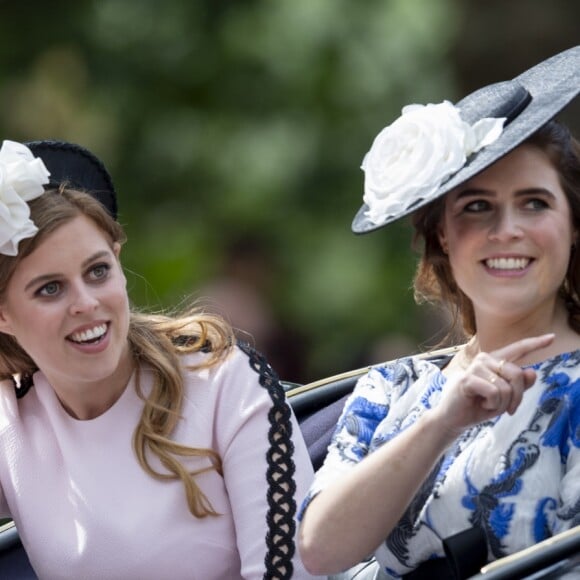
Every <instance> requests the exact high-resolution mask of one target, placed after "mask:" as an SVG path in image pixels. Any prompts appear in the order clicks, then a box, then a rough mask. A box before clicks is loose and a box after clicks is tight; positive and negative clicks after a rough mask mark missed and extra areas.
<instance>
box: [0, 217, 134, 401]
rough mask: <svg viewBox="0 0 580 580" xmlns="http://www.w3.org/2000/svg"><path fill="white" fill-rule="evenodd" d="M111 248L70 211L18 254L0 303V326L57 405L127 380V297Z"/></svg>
mask: <svg viewBox="0 0 580 580" xmlns="http://www.w3.org/2000/svg"><path fill="white" fill-rule="evenodd" d="M119 251H120V246H119V245H118V244H113V243H112V242H111V240H110V239H108V236H107V235H106V234H105V233H103V232H102V231H101V230H100V229H99V228H98V227H97V226H96V224H95V223H94V222H93V221H91V220H90V219H88V218H87V217H85V216H78V217H76V218H74V219H72V220H71V221H69V222H68V223H66V224H64V225H62V226H61V227H59V228H58V229H57V230H56V231H54V232H53V233H51V234H49V235H48V236H47V237H46V238H45V239H44V240H43V241H42V242H41V243H40V245H39V246H38V247H37V248H36V249H35V250H34V251H33V252H32V253H31V254H30V255H29V256H27V257H25V258H23V259H22V261H21V262H20V264H19V265H18V267H17V268H16V270H15V272H14V275H13V276H12V278H11V280H10V283H9V285H8V289H7V292H6V296H5V299H4V301H3V303H2V304H1V305H0V330H1V331H2V332H7V333H9V334H13V335H14V336H15V337H16V339H17V340H18V342H19V343H20V344H21V345H22V347H23V348H24V349H25V350H26V351H27V352H28V353H29V354H30V356H31V357H32V358H33V359H34V361H35V362H36V364H37V365H38V367H39V368H40V370H41V371H42V372H43V373H44V374H45V375H46V376H47V378H48V380H49V382H50V383H51V384H52V386H53V388H54V389H55V391H56V392H57V394H58V395H59V397H60V398H61V400H62V401H63V402H66V401H67V400H68V399H69V398H70V397H71V396H72V397H74V396H75V394H79V395H80V396H81V398H82V397H87V395H89V394H90V397H93V396H94V395H93V394H94V392H99V391H100V392H102V396H103V397H104V398H108V399H111V397H113V398H114V396H113V394H114V393H115V391H119V390H121V391H122V389H123V388H124V386H125V384H126V382H127V380H128V376H127V374H128V372H129V371H128V369H130V368H131V360H130V358H131V357H130V354H129V345H128V340H127V335H128V328H129V300H128V296H127V291H126V280H125V276H124V274H123V271H122V269H121V265H120V263H119V259H118V256H119ZM91 393H93V394H91ZM99 396H100V395H99Z"/></svg>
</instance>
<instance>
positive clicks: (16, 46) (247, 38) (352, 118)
mask: <svg viewBox="0 0 580 580" xmlns="http://www.w3.org/2000/svg"><path fill="white" fill-rule="evenodd" d="M506 4H507V3H506V2H499V1H498V0H494V1H489V2H477V1H476V0H471V1H461V0H436V1H433V0H365V1H364V2H355V1H352V0H351V1H349V0H263V1H259V0H253V1H250V0H230V1H226V0H164V1H162V2H161V1H155V0H94V1H78V0H77V1H75V2H72V1H64V0H51V2H44V3H36V2H27V1H25V0H23V1H21V2H9V1H7V0H0V39H1V40H0V135H1V137H2V138H7V139H16V140H20V141H26V140H33V139H42V138H57V139H66V140H69V141H73V142H77V143H80V144H82V145H84V146H86V147H88V148H89V149H91V150H92V151H93V152H95V153H96V154H97V155H98V156H99V157H100V158H101V159H103V161H104V162H105V164H106V165H107V166H108V168H109V170H110V172H111V173H112V175H113V178H114V180H115V183H116V186H117V190H118V194H119V205H120V211H121V216H120V219H121V221H122V222H123V223H124V224H125V225H126V228H127V232H128V236H129V243H128V245H127V247H126V248H125V250H124V262H125V266H126V268H127V270H128V271H129V272H130V273H132V272H135V273H136V274H130V292H131V297H132V300H133V302H134V303H135V304H136V305H138V306H140V307H142V308H147V309H154V310H158V309H161V308H171V307H173V306H174V305H178V304H180V303H181V302H182V301H183V300H184V299H185V298H186V297H187V296H188V295H191V294H192V295H193V296H194V297H198V298H202V297H204V295H205V294H204V291H205V289H209V288H211V284H212V281H214V280H216V279H219V278H220V277H223V276H224V273H226V272H227V271H228V268H229V267H230V266H231V261H232V255H236V252H237V253H239V248H249V249H246V250H245V253H244V259H245V260H246V263H247V264H249V266H248V269H247V272H246V277H247V278H248V280H247V281H249V283H250V284H252V283H254V284H255V286H256V289H257V290H258V291H259V292H260V293H261V298H262V300H263V302H264V304H265V305H266V308H267V309H268V310H269V312H270V314H271V317H272V319H273V321H274V322H275V324H276V328H277V334H278V339H277V340H276V341H272V342H264V343H263V344H261V343H260V342H259V340H258V339H256V343H257V344H256V346H257V347H258V348H259V349H261V350H263V351H265V352H266V354H267V355H268V356H269V357H270V358H271V359H272V361H273V362H274V364H275V366H277V367H278V368H279V369H280V372H281V374H283V376H284V378H286V379H288V380H291V381H306V380H312V379H316V378H319V377H321V376H324V375H326V374H331V373H336V372H340V371H343V370H346V369H348V368H351V367H353V366H361V365H363V364H368V363H369V362H373V361H376V357H390V356H395V355H397V354H400V353H401V352H402V351H405V350H408V349H411V348H412V349H421V348H424V347H425V346H428V345H431V344H434V343H435V342H436V340H437V338H440V337H441V332H442V326H443V325H442V322H441V319H440V318H439V317H437V316H434V315H433V314H432V313H430V312H428V311H427V310H426V309H424V308H422V309H418V308H417V307H416V306H415V305H414V303H413V297H412V292H411V289H410V285H411V279H412V274H413V270H414V261H415V257H414V254H413V253H412V251H411V250H410V241H411V239H410V231H409V229H408V226H407V225H406V224H405V223H401V224H396V225H394V226H392V227H390V228H388V229H385V230H381V231H380V232H377V233H375V234H372V235H369V236H362V237H356V236H354V235H353V234H351V232H350V222H351V220H352V217H353V216H354V213H355V212H356V210H357V209H358V207H359V205H360V201H361V196H362V173H361V171H360V169H359V167H360V162H361V160H362V158H363V156H364V154H365V152H366V151H367V150H368V148H369V146H370V143H371V142H372V139H373V138H374V136H375V134H376V133H377V132H378V130H379V129H380V128H382V127H383V126H384V125H386V124H388V123H389V122H391V121H392V120H393V119H394V118H395V117H396V116H397V115H398V114H399V112H400V109H401V107H402V106H403V105H405V104H407V103H409V102H419V103H425V102H438V101H440V100H442V99H444V98H447V99H450V100H457V99H458V98H460V97H461V96H463V95H464V94H465V93H466V92H468V91H470V90H473V89H475V88H477V87H479V86H481V85H482V84H484V83H488V82H495V81H499V80H504V79H507V78H511V77H512V76H515V75H516V74H518V73H519V72H521V71H523V70H524V69H525V68H527V67H529V66H531V65H532V64H534V63H535V62H537V61H538V60H540V59H542V58H546V57H547V56H549V55H551V54H553V53H555V52H557V51H559V50H563V49H565V48H568V47H570V46H573V45H575V44H577V42H578V30H577V23H578V22H580V19H579V16H580V14H579V12H580V8H579V4H578V3H576V2H570V1H567V0H566V1H565V0H553V1H552V2H550V3H547V2H543V1H539V0H537V1H534V0H525V1H524V0H513V1H512V2H510V3H509V6H506ZM576 118H577V117H576V116H574V117H573V119H574V120H575V119H576ZM570 119H572V116H571V115H570ZM574 122H576V121H574ZM252 268H256V270H255V271H254V270H252ZM253 274H255V277H254V278H252V275H253ZM208 291H209V290H208ZM280 337H282V338H285V339H286V340H281V338H280Z"/></svg>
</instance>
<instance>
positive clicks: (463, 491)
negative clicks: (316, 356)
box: [300, 47, 580, 580]
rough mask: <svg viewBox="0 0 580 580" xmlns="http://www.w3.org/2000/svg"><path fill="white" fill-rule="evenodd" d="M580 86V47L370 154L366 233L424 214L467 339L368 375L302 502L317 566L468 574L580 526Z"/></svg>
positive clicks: (425, 116) (425, 253)
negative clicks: (438, 354) (568, 119)
mask: <svg viewBox="0 0 580 580" xmlns="http://www.w3.org/2000/svg"><path fill="white" fill-rule="evenodd" d="M579 90H580V47H575V48H572V49H570V50H568V51H565V52H564V53H561V54H559V55H556V56H554V57H552V58H551V59H548V60H547V61H545V62H543V63H540V64H539V65H537V66H535V67H533V68H532V69H530V70H529V71H527V72H525V73H523V74H521V75H519V76H518V77H516V78H515V79H513V80H512V81H508V82H504V83H498V84H495V85H491V86H488V87H484V88H483V89H481V90H479V91H476V92H475V93H473V94H471V95H469V96H467V97H466V98H465V99H463V100H462V101H460V102H459V103H457V105H455V106H454V105H452V104H451V103H449V102H443V103H440V104H436V105H434V104H429V105H427V106H419V105H414V106H411V107H406V108H405V109H403V114H402V116H401V117H400V118H399V119H397V120H396V121H395V122H394V123H392V124H391V125H390V126H388V127H386V128H385V129H383V131H381V133H380V134H379V135H378V136H377V138H376V139H375V141H374V143H373V145H372V147H371V149H370V151H369V152H368V154H367V155H366V157H365V159H364V161H363V164H362V168H363V170H364V172H365V195H364V205H363V207H362V208H361V210H360V211H359V213H358V214H357V216H356V217H355V220H354V222H353V230H354V231H355V232H357V233H365V232H369V231H372V230H376V229H378V228H381V227H383V226H384V225H386V224H388V223H391V222H393V221H394V220H396V219H399V218H401V217H403V216H406V215H411V214H412V222H413V226H414V228H415V233H416V238H417V241H421V242H422V255H421V259H420V261H419V264H418V268H417V272H416V276H415V294H416V296H417V297H418V298H419V299H421V300H423V301H428V302H434V303H439V304H443V305H446V306H447V307H448V308H449V310H450V312H451V315H452V320H454V321H455V323H456V326H458V327H460V328H461V330H463V332H464V334H465V336H466V342H465V344H464V345H463V346H462V347H460V348H458V349H457V350H456V351H455V354H454V355H450V356H449V357H447V359H446V360H445V361H444V363H443V364H438V365H436V364H434V363H433V362H430V361H428V360H425V359H424V358H421V357H409V358H403V359H400V360H397V361H395V362H392V363H388V364H384V365H379V366H376V367H374V368H372V369H371V370H370V371H369V372H368V374H366V375H365V376H364V377H362V378H361V379H360V380H359V382H358V384H357V386H356V387H355V389H354V391H353V393H352V395H351V396H350V398H349V400H348V401H347V403H346V405H345V407H344V410H343V412H342V415H341V417H340V419H339V422H338V425H337V428H336V430H335V433H334V436H333V439H332V442H331V445H330V447H329V451H328V455H327V457H326V460H325V462H324V464H323V466H322V467H321V469H320V470H319V471H318V472H317V474H316V477H315V481H314V483H313V485H312V486H311V489H310V491H309V494H308V496H307V499H306V500H305V502H304V505H303V508H302V513H301V516H300V517H301V526H300V551H301V555H302V558H303V561H304V563H305V565H306V568H307V569H309V570H310V571H312V572H314V573H318V574H320V573H326V574H331V573H338V572H340V571H341V570H344V569H346V568H348V567H350V566H352V565H354V564H355V563H357V562H358V561H360V560H362V559H364V558H365V557H367V556H368V555H369V554H372V553H374V555H375V557H376V560H377V562H378V563H379V566H380V574H382V576H381V577H385V578H411V579H413V580H416V579H421V578H437V579H445V578H458V577H467V576H469V575H472V574H475V573H477V571H478V570H479V568H480V567H481V566H482V565H483V564H485V563H486V562H488V561H491V560H494V559H497V558H501V557H503V556H506V555H508V554H512V553H514V552H517V551H519V550H521V549H523V548H526V547H528V546H531V545H533V544H535V543H537V542H539V541H541V540H544V539H546V538H548V537H550V536H552V535H554V534H556V533H558V532H561V531H563V530H566V529H568V528H571V527H573V526H576V525H578V524H580V484H579V481H580V262H579V260H580V252H579V250H578V249H577V245H578V234H579V231H580V146H579V144H578V141H576V140H575V139H574V138H573V137H572V136H571V134H570V132H569V131H568V129H566V128H565V127H564V126H563V125H561V124H559V123H558V122H556V121H554V120H553V117H554V116H555V115H556V114H557V113H558V112H559V111H561V110H562V109H563V108H564V107H565V106H566V105H567V104H568V103H569V102H570V101H572V100H573V99H574V98H575V97H576V96H577V94H578V92H579ZM457 541H460V542H463V543H464V544H466V545H468V546H469V548H468V549H467V550H463V556H462V555H461V552H462V551H461V550H459V552H454V551H453V550H452V549H451V546H455V545H456V544H457ZM457 554H459V556H457ZM459 560H462V561H459Z"/></svg>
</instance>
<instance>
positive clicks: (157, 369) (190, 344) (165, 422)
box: [0, 186, 234, 517]
mask: <svg viewBox="0 0 580 580" xmlns="http://www.w3.org/2000/svg"><path fill="white" fill-rule="evenodd" d="M29 206H30V212H31V219H32V221H33V222H34V223H35V225H36V226H37V227H38V230H39V231H38V233H37V234H36V235H35V236H34V237H32V238H27V239H25V240H22V241H21V242H20V244H19V249H18V255H17V256H5V255H0V301H3V300H4V297H5V293H6V290H7V287H8V284H9V282H10V279H11V278H12V275H13V273H14V271H15V269H16V268H17V266H18V264H19V263H20V261H21V260H22V259H23V258H25V257H26V256H28V255H30V254H31V253H32V252H33V251H34V250H35V249H36V248H37V247H38V246H39V245H40V244H41V243H42V241H43V240H44V239H45V238H46V236H47V235H49V234H50V233H52V232H54V231H55V230H57V229H58V228H60V227H61V226H62V225H64V224H66V223H68V222H70V221H71V220H72V219H74V218H75V217H77V216H79V215H84V216H86V217H88V218H89V219H91V220H92V221H93V222H94V223H95V224H96V225H97V227H99V229H101V231H103V232H104V233H105V234H106V235H107V236H108V237H109V238H110V240H111V243H115V242H117V243H119V244H123V243H124V242H125V241H126V236H125V233H124V230H123V228H122V226H121V225H120V224H119V223H118V222H116V221H115V220H114V219H113V218H111V216H110V215H109V214H108V212H107V211H106V209H105V208H104V207H103V206H102V205H101V204H100V203H99V202H98V201H96V200H95V199H94V198H92V197H91V196H90V195H88V194H87V193H83V192H80V191H77V190H73V189H69V188H66V187H64V186H61V187H60V188H59V189H58V190H54V191H50V192H46V193H45V194H44V195H41V196H40V197H38V198H37V199H35V200H33V201H31V202H30V203H29ZM128 341H129V344H130V347H131V352H132V354H133V356H134V358H135V362H136V363H138V364H136V368H137V381H136V385H137V386H136V388H137V393H138V395H139V396H140V397H141V399H142V400H143V403H144V407H143V412H142V414H141V418H140V420H139V423H138V424H137V427H136V428H135V432H134V436H133V446H134V449H135V453H136V455H137V458H138V461H139V463H140V465H141V467H142V468H143V469H144V470H145V471H146V472H147V473H148V474H150V475H151V476H152V477H155V478H156V479H160V480H181V481H182V483H183V485H184V488H185V493H186V497H187V503H188V506H189V509H190V511H191V513H192V514H193V515H194V516H195V517H206V516H208V515H218V514H217V512H215V510H214V509H213V507H212V506H211V504H210V502H209V501H208V499H207V497H206V496H205V494H204V493H203V491H202V490H201V489H200V488H199V486H198V485H197V484H196V482H195V476H196V475H197V474H199V473H202V472H206V471H209V470H215V471H217V472H218V473H221V469H222V465H221V459H220V457H219V456H218V454H217V453H216V452H215V451H214V450H212V449H205V448H194V447H189V446H185V445H181V444H179V443H176V442H175V441H173V440H172V439H171V435H172V433H173V431H174V430H175V428H176V426H177V423H178V422H179V419H180V413H181V409H182V404H183V398H184V383H183V377H182V374H181V372H180V368H181V363H180V355H182V354H184V353H190V352H197V351H203V352H205V353H207V354H206V356H204V357H203V358H202V362H201V363H200V364H199V365H197V366H195V367H189V368H191V369H192V370H195V369H201V368H209V367H212V366H214V365H216V364H218V363H219V362H220V361H221V360H223V359H224V358H225V357H226V356H227V354H228V352H229V351H230V349H231V347H232V345H233V344H234V333H233V330H232V329H231V327H230V326H229V325H228V324H227V323H226V322H225V321H224V320H223V319H221V318H219V317H216V316H213V315H208V314H204V313H203V312H201V311H200V310H197V309H195V308H190V309H189V310H188V311H187V312H185V313H183V314H181V315H175V316H169V315H160V314H146V313H139V312H131V314H130V321H129V332H128ZM140 364H144V365H146V366H147V367H148V368H151V369H153V375H154V381H153V387H152V389H151V392H150V393H149V394H148V395H147V396H145V395H144V393H143V392H142V390H141V387H140V384H139V380H138V379H139V372H138V369H139V367H140ZM37 370H38V367H37V366H36V364H35V362H34V361H33V360H32V358H31V357H30V356H29V355H28V353H27V352H26V351H24V349H22V347H21V346H20V345H19V344H18V342H17V341H16V339H15V338H14V337H13V336H11V335H8V334H3V333H0V379H12V378H13V377H14V376H15V375H20V376H22V377H28V378H30V377H31V376H32V375H33V373H34V372H36V371H37ZM151 455H153V456H155V457H157V458H158V459H159V461H160V462H161V464H162V465H163V467H164V468H165V469H166V472H160V471H157V470H156V469H154V468H153V467H152V464H151V461H150V457H151ZM185 457H207V458H208V459H209V461H210V465H209V466H208V467H206V468H204V469H200V470H197V471H193V472H190V471H188V470H187V468H186V467H185V466H184V465H183V463H182V462H181V461H180V458H185Z"/></svg>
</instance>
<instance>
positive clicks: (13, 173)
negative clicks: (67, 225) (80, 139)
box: [0, 141, 50, 256]
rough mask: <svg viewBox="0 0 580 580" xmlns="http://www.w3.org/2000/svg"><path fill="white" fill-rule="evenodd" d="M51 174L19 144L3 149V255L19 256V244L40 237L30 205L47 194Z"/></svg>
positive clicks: (0, 200) (0, 178) (0, 201)
mask: <svg viewBox="0 0 580 580" xmlns="http://www.w3.org/2000/svg"><path fill="white" fill-rule="evenodd" d="M49 176H50V172H49V171H48V169H47V168H46V166H45V165H44V163H43V161H42V159H40V158H37V157H34V155H33V154H32V151H30V149H29V148H28V147H26V146H25V145H22V144H21V143H17V142H16V141H4V142H3V143H2V146H1V147H0V253H2V254H6V255H8V256H15V255H16V254H17V252H18V244H19V243H20V241H21V240H23V239H25V238H30V237H32V236H34V235H35V234H36V232H37V231H38V228H37V227H36V226H35V225H34V223H33V222H32V221H31V220H30V208H29V207H28V204H27V203H26V202H28V201H30V200H32V199H35V198H37V197H39V196H40V195H42V194H43V193H44V187H43V186H44V185H45V184H47V183H48V182H49V180H48V178H49Z"/></svg>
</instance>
